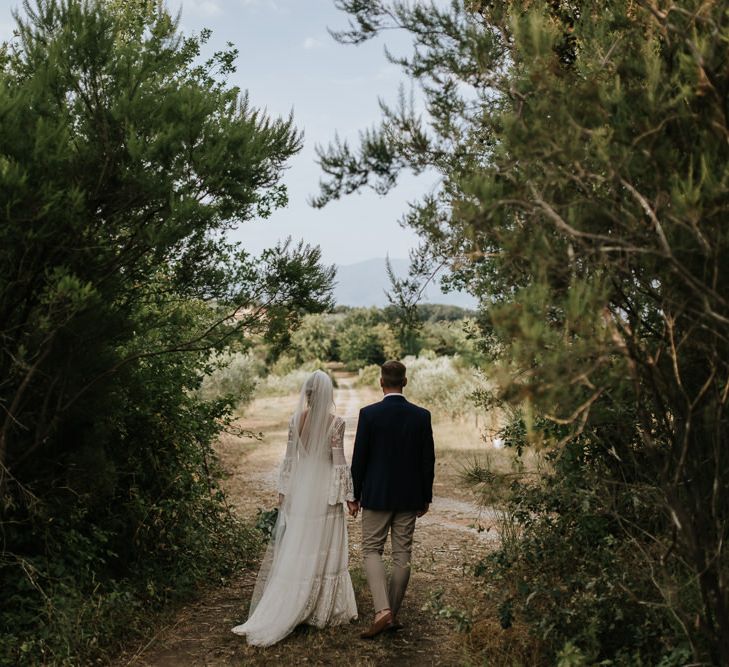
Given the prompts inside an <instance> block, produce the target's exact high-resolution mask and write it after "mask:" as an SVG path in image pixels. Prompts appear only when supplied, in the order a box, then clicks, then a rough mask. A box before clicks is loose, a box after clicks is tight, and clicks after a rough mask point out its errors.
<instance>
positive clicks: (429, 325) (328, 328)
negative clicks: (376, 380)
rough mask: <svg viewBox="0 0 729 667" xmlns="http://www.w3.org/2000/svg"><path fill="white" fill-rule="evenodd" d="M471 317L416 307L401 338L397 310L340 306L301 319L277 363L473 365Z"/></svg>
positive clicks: (448, 308) (452, 310) (434, 307)
mask: <svg viewBox="0 0 729 667" xmlns="http://www.w3.org/2000/svg"><path fill="white" fill-rule="evenodd" d="M472 316H473V313H471V312H470V311H468V310H464V309H462V308H458V307H456V306H443V305H419V306H418V307H417V320H416V321H415V322H414V323H413V324H412V325H411V326H409V327H408V328H407V330H406V331H405V333H404V335H403V333H402V329H401V327H400V319H401V316H400V313H399V311H398V309H397V308H395V307H388V308H347V307H341V306H340V307H338V308H336V309H334V311H333V312H332V313H327V314H315V315H307V316H306V317H304V318H302V321H301V324H300V326H299V327H298V329H297V330H296V331H295V332H294V333H293V334H292V335H291V338H290V341H289V346H288V348H287V350H286V351H285V352H284V353H283V354H282V357H283V359H280V360H279V361H278V363H279V364H281V363H287V361H293V362H294V363H297V364H301V363H306V362H312V361H317V360H318V361H321V362H328V361H339V362H342V363H343V364H345V366H346V367H347V368H348V369H349V370H358V369H360V368H362V367H364V366H367V365H370V364H382V363H383V362H384V361H386V360H387V359H399V358H400V357H404V356H412V355H415V356H417V355H418V354H421V353H423V352H427V353H434V354H435V355H437V356H453V355H460V356H463V357H465V358H467V359H469V360H471V359H473V358H474V357H475V356H477V354H478V353H477V350H476V346H475V345H474V344H473V341H472V340H471V339H470V338H469V335H468V323H469V322H470V321H471V320H472Z"/></svg>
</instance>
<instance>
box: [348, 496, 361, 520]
mask: <svg viewBox="0 0 729 667" xmlns="http://www.w3.org/2000/svg"><path fill="white" fill-rule="evenodd" d="M347 509H349V515H350V516H352V517H354V518H355V519H356V518H357V515H358V514H359V509H360V506H359V500H355V501H350V500H348V501H347Z"/></svg>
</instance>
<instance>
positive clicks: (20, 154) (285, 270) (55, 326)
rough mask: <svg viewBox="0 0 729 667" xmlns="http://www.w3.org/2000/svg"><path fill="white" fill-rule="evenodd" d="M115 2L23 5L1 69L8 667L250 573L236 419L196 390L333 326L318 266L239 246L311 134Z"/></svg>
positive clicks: (290, 253)
mask: <svg viewBox="0 0 729 667" xmlns="http://www.w3.org/2000/svg"><path fill="white" fill-rule="evenodd" d="M119 6H120V5H119V4H118V3H117V8H113V7H109V6H107V4H106V3H104V2H101V0H38V2H37V4H36V5H31V4H30V3H29V2H25V3H24V11H25V15H18V16H17V17H16V18H17V22H18V28H17V29H18V36H17V38H16V40H14V41H13V42H12V43H11V44H10V45H9V46H7V47H6V48H5V50H4V51H3V53H2V55H1V62H0V82H1V83H0V116H1V117H2V125H1V126H0V201H2V224H1V225H0V408H1V409H0V494H1V496H2V508H3V509H2V520H1V521H2V529H3V535H4V539H3V554H2V556H3V557H2V560H1V561H0V586H1V587H2V588H3V591H4V593H7V596H8V597H7V598H6V599H8V600H13V601H14V602H13V603H12V604H8V605H5V604H4V605H3V610H2V624H3V627H4V628H6V629H7V634H6V635H4V637H3V640H2V641H1V642H0V656H2V657H1V658H0V661H4V660H5V659H6V660H8V661H9V662H16V661H18V660H20V654H19V653H18V651H20V650H21V645H22V646H23V649H22V650H23V651H24V657H23V659H26V660H31V661H34V660H35V661H38V662H40V661H43V662H45V661H47V660H49V659H53V660H58V661H62V660H72V661H78V655H77V654H76V653H75V651H78V650H81V649H80V647H81V646H84V647H86V648H85V650H87V651H93V650H101V649H100V648H99V647H103V645H104V642H105V641H108V639H109V638H110V637H111V638H116V637H121V636H123V631H122V628H133V627H134V624H133V623H129V613H130V612H129V610H130V609H134V608H139V607H141V606H142V602H143V601H150V600H151V601H154V600H156V601H161V600H164V599H165V598H167V597H169V596H171V595H173V594H182V593H184V591H189V590H190V588H191V587H194V585H195V583H196V581H199V580H200V579H201V578H204V577H207V576H209V575H210V573H211V572H214V571H219V570H220V568H221V567H222V568H224V567H225V561H226V560H227V559H228V562H230V561H229V558H232V557H233V554H236V553H238V552H239V551H240V550H241V548H242V547H243V546H244V541H242V540H240V539H238V538H240V532H236V531H237V530H238V529H237V528H235V523H234V522H232V519H231V517H230V516H229V515H227V514H226V513H225V507H224V505H223V504H222V503H221V495H220V492H219V490H217V489H216V487H215V479H214V477H213V476H211V475H210V474H209V472H208V471H209V467H208V462H209V460H210V459H211V458H212V456H213V453H212V451H211V447H210V443H211V441H212V440H213V438H214V437H215V435H216V433H217V432H218V431H219V430H220V428H221V427H222V426H223V425H224V424H225V422H226V419H227V415H228V414H229V405H227V404H226V402H225V401H212V402H205V401H202V400H201V399H200V398H199V397H198V394H197V392H195V391H193V390H195V389H197V387H198V386H199V384H200V382H201V378H202V376H203V375H204V374H205V372H206V370H207V369H208V368H209V360H210V359H211V355H212V354H213V353H215V352H219V351H221V350H223V349H224V348H225V347H226V346H227V345H228V344H229V343H230V342H231V341H234V340H236V339H238V340H239V339H241V338H245V337H246V336H248V335H250V334H252V333H257V334H261V335H264V336H268V337H270V338H273V339H275V338H276V337H277V336H280V335H281V331H282V330H284V329H287V328H289V327H291V326H294V325H295V324H296V323H297V321H298V320H299V319H300V317H301V316H302V315H303V314H305V313H306V312H317V311H320V310H323V309H326V308H328V307H330V306H331V289H332V277H333V269H331V268H327V267H322V266H321V263H320V253H319V250H318V248H311V247H308V246H305V245H303V244H299V245H293V244H291V243H283V244H280V245H279V246H278V247H276V248H272V249H270V250H268V251H266V252H264V253H263V254H262V255H261V256H260V257H253V256H251V255H250V254H249V253H247V252H246V251H245V249H244V248H242V247H240V246H236V245H234V244H231V243H230V242H228V241H227V240H226V232H228V231H229V230H230V229H232V228H233V227H235V226H237V225H239V224H241V223H243V222H245V221H247V220H250V219H252V218H254V217H266V216H267V215H269V214H270V212H271V211H272V210H273V209H275V208H276V207H279V206H282V205H284V204H285V203H286V191H285V188H284V187H283V185H281V183H280V176H281V172H282V170H283V168H284V167H285V164H286V162H287V160H288V159H289V158H290V157H291V156H292V155H294V154H295V153H296V152H297V151H298V150H299V149H300V147H301V141H300V134H299V133H298V132H297V131H296V129H295V128H294V126H293V121H292V119H291V118H288V119H271V118H269V117H267V116H266V115H265V114H264V113H263V112H261V111H259V110H257V109H255V108H253V107H252V106H251V104H250V102H249V100H248V98H247V96H246V95H244V94H242V93H241V91H239V90H238V89H237V88H235V87H231V86H230V85H229V84H228V83H227V81H226V77H227V75H228V74H229V73H230V72H231V71H233V67H234V59H235V51H234V50H232V49H231V50H229V51H224V52H220V53H217V54H215V55H214V56H213V57H212V58H210V59H209V60H207V61H203V62H201V61H200V58H199V54H200V47H201V45H202V43H203V42H204V41H205V39H206V38H207V33H203V34H202V35H201V36H199V37H184V36H181V35H180V34H179V32H178V29H177V24H176V22H175V21H174V20H173V19H172V18H171V17H170V16H169V14H168V13H167V12H166V11H164V10H163V9H160V8H158V7H156V5H155V7H154V11H147V9H145V8H149V7H150V6H152V5H151V3H147V4H146V5H145V6H144V7H142V9H144V11H142V12H141V13H140V14H135V16H134V20H133V21H130V19H129V17H128V16H127V15H125V14H124V13H123V12H122V13H120V12H119V11H118V7H119ZM125 6H127V7H128V6H129V5H125ZM140 7H141V5H140ZM135 21H136V23H135ZM236 536H237V537H236ZM226 540H228V542H226ZM216 545H217V546H216ZM215 568H218V570H216V569H215ZM145 582H146V583H145ZM135 586H138V588H135ZM145 591H146V592H145ZM122 599H126V600H127V601H128V604H126V603H125V606H126V611H124V610H123V609H121V606H120V605H119V600H122ZM41 610H42V613H41ZM94 615H96V617H95V619H90V620H89V616H94ZM44 617H45V627H46V630H45V631H44V632H40V631H39V629H38V624H39V623H42V622H43V619H44ZM73 618H79V619H84V618H86V620H87V622H88V626H89V627H92V628H100V629H98V630H95V631H98V632H99V633H100V636H97V637H96V640H95V641H93V642H89V639H88V637H87V636H86V635H85V634H84V633H86V632H87V631H88V628H85V627H84V623H83V622H75V621H73V622H71V621H69V620H68V619H73ZM64 619H66V620H64ZM109 619H116V621H115V622H112V621H111V620H109ZM27 637H33V638H34V639H32V640H29V642H24V640H23V641H21V638H27ZM114 641H117V639H114ZM93 647H97V648H96V649H94V648H93ZM74 655H76V659H72V657H70V656H74ZM49 656H54V657H53V658H49ZM87 657H88V656H87ZM82 661H85V659H84V660H82Z"/></svg>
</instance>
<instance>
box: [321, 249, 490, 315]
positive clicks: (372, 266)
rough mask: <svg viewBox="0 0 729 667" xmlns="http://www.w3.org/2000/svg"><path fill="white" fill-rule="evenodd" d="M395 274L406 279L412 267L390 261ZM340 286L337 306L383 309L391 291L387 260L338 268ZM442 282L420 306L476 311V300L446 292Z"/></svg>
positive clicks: (427, 291)
mask: <svg viewBox="0 0 729 667" xmlns="http://www.w3.org/2000/svg"><path fill="white" fill-rule="evenodd" d="M390 262H391V263H392V268H393V270H394V271H395V275H397V276H398V277H399V278H405V277H406V276H407V273H408V267H409V265H410V263H409V261H408V260H407V259H391V260H390ZM336 280H337V285H336V287H335V288H334V298H335V300H336V302H337V305H338V306H355V307H369V306H378V307H380V308H381V307H383V306H386V305H388V301H387V297H386V296H385V291H386V290H388V289H389V288H390V281H389V280H388V278H387V269H386V267H385V259H384V258H377V259H368V260H366V261H364V262H358V263H357V264H347V265H344V266H338V267H337V278H336ZM439 282H440V281H439V279H438V278H437V277H436V279H435V281H434V282H433V283H431V284H430V285H428V287H426V289H425V292H424V293H423V298H422V299H421V303H442V304H446V305H450V306H460V307H461V308H475V307H476V300H475V299H474V298H473V297H472V296H470V295H469V294H465V293H464V292H451V293H449V294H445V293H443V292H442V291H441V290H440V288H439Z"/></svg>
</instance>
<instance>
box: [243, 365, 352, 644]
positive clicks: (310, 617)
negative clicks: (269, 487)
mask: <svg viewBox="0 0 729 667" xmlns="http://www.w3.org/2000/svg"><path fill="white" fill-rule="evenodd" d="M332 393H333V392H332V387H331V380H330V379H329V376H327V375H326V373H323V372H322V371H317V372H316V373H314V374H313V375H312V376H310V377H309V378H308V379H307V382H306V383H305V385H304V388H303V389H302V398H301V400H300V405H299V409H298V410H297V411H296V412H295V413H294V416H293V417H292V418H291V421H290V423H289V433H288V443H287V446H286V457H285V458H284V460H283V462H282V464H281V468H280V471H279V483H278V490H279V493H281V494H283V495H284V500H283V502H282V504H281V506H280V508H279V515H278V519H277V521H276V525H275V526H274V529H273V533H272V537H271V541H270V543H269V546H268V550H267V552H266V556H265V557H264V560H263V564H262V565H261V569H260V571H259V573H258V580H257V582H256V587H255V590H254V592H253V599H252V601H251V609H250V615H249V617H248V620H247V621H246V622H245V623H244V624H242V625H238V626H236V627H235V628H233V632H234V633H236V634H239V635H245V636H246V639H247V641H248V643H249V644H255V645H258V646H270V645H271V644H275V643H276V642H278V641H280V640H281V639H283V638H284V637H286V636H287V635H288V634H289V633H290V632H291V631H292V630H293V629H294V628H295V627H296V626H297V625H300V624H302V623H305V624H308V625H313V626H316V627H319V628H321V627H324V626H327V625H341V624H344V623H349V622H350V621H351V620H353V619H356V618H357V605H356V602H355V599H354V590H353V588H352V581H351V579H350V576H349V571H348V560H349V548H348V538H347V525H346V520H345V513H344V502H345V501H347V500H353V499H354V496H353V487H352V477H351V474H350V470H349V467H348V466H347V462H346V460H345V458H344V448H343V442H344V426H345V424H344V420H343V419H341V418H340V417H336V416H334V415H333V414H332V407H333V403H332Z"/></svg>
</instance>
